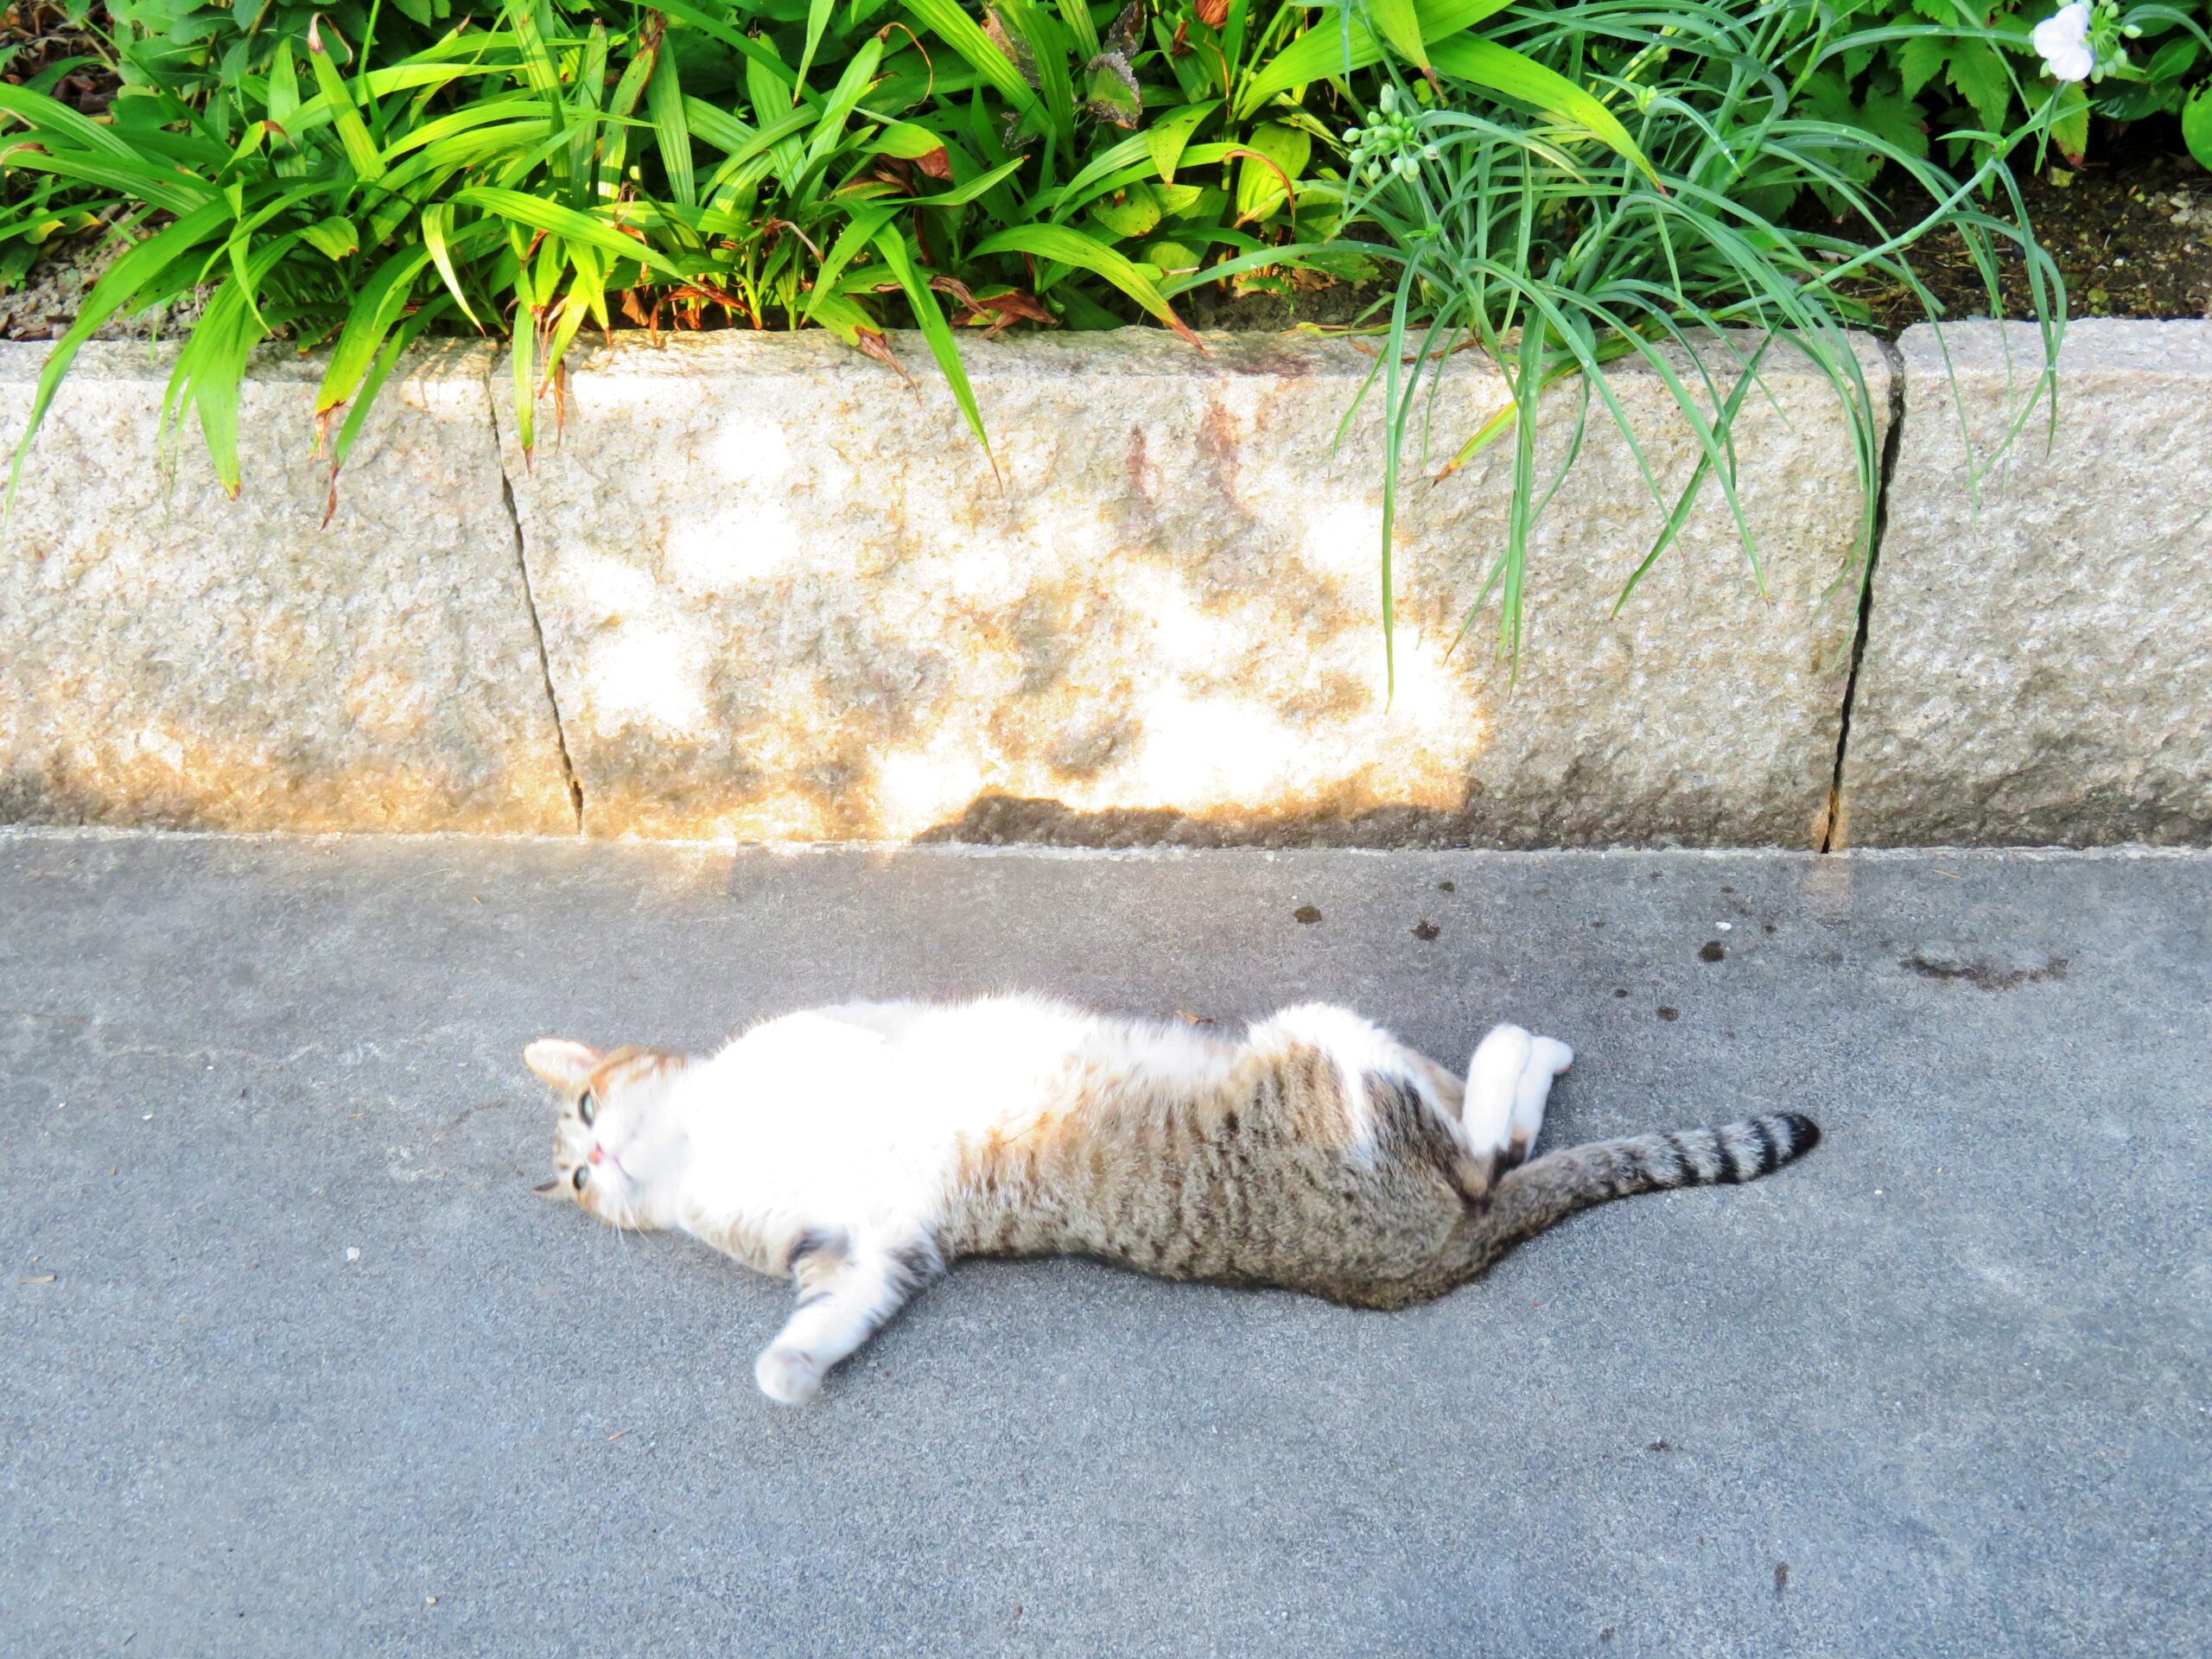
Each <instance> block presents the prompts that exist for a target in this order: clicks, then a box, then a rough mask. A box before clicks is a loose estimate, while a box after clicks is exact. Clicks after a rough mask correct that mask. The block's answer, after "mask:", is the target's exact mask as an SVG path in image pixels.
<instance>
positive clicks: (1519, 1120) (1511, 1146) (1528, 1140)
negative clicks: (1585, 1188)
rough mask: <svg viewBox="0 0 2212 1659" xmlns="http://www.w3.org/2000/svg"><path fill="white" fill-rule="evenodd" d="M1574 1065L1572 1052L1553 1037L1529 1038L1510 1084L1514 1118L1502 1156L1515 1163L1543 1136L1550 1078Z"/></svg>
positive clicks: (1550, 1087)
mask: <svg viewBox="0 0 2212 1659" xmlns="http://www.w3.org/2000/svg"><path fill="white" fill-rule="evenodd" d="M1573 1064H1574V1051H1573V1049H1571V1048H1569V1047H1568V1046H1567V1045H1566V1044H1565V1043H1562V1042H1561V1041H1560V1039H1558V1038H1556V1037H1532V1038H1530V1039H1529V1058H1528V1061H1527V1063H1526V1064H1525V1065H1523V1066H1522V1069H1521V1076H1520V1077H1519V1078H1518V1079H1517V1080H1516V1082H1515V1084H1514V1085H1513V1117H1512V1122H1511V1123H1510V1126H1509V1127H1508V1128H1507V1130H1506V1135H1505V1156H1506V1160H1507V1161H1508V1162H1509V1163H1512V1164H1518V1163H1521V1162H1522V1161H1523V1160H1526V1159H1527V1157H1528V1156H1529V1148H1530V1147H1533V1146H1535V1144H1536V1137H1537V1136H1538V1135H1541V1134H1542V1133H1543V1128H1544V1104H1545V1103H1546V1102H1547V1101H1548V1100H1549V1099H1550V1098H1551V1092H1552V1079H1553V1078H1554V1077H1558V1076H1559V1075H1560V1073H1561V1072H1563V1071H1566V1070H1567V1067H1569V1066H1570V1065H1573Z"/></svg>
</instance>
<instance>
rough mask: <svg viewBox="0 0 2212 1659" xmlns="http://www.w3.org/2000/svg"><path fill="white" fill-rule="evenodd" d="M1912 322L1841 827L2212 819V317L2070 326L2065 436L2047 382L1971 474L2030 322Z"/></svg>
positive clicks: (1992, 435) (1899, 829)
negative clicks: (2027, 413) (2031, 410)
mask: <svg viewBox="0 0 2212 1659" xmlns="http://www.w3.org/2000/svg"><path fill="white" fill-rule="evenodd" d="M1900 343H1901V346H1902V350H1903V353H1904V362H1905V384H1906V414H1905V417H1904V432H1903V435H1902V439H1901V442H1900V446H1899V454H1898V458H1897V467H1896V470H1895V473H1894V474H1893V476H1892V478H1891V483H1890V488H1889V492H1888V497H1887V518H1888V524H1887V529H1886V531H1885V535H1884V537H1883V541H1882V550H1881V557H1880V563H1879V564H1878V567H1877V569H1876V572H1875V578H1874V596H1873V604H1872V613H1871V626H1870V628H1869V631H1868V635H1867V642H1866V652H1865V655H1864V658H1863V659H1862V662H1861V665H1860V669H1859V679H1858V684H1857V689H1856V693H1855V696H1854V697H1853V709H1852V717H1851V734H1850V742H1849V745H1848V752H1847V756H1846V761H1845V768H1844V778H1843V785H1844V787H1843V790H1842V791H1841V801H1842V806H1843V813H1842V818H1841V823H1840V826H1839V827H1840V835H1839V837H1838V839H1839V841H1840V842H1848V843H1849V844H1851V845H1854V846H1867V847H1897V846H1929V845H1942V844H1967V845H1972V844H2010V845H2055V844H2071V845H2088V844H2095V843H2107V842H2153V843H2157V842H2166V843H2203V842H2208V841H2212V442H2208V441H2207V438H2206V433H2207V430H2208V429H2212V322H2120V321H2089V322H2077V323H2075V324H2073V325H2072V326H2070V327H2069V328H2068V329H2067V331H2066V338H2065V343H2064V347H2063V353H2062V356H2061V361H2060V372H2059V391H2058V424H2057V428H2056V433H2055V435H2054V434H2053V433H2052V432H2051V430H2050V426H2049V421H2048V416H2049V410H2050V405H2049V404H2043V405H2041V406H2040V407H2038V408H2037V410H2036V412H2035V415H2034V418H2033V419H2032V420H2031V423H2029V425H2028V426H2027V428H2026V429H2024V431H2022V433H2021V434H2020V436H2019V438H2018V441H2017V442H2016V444H2015V446H2014V448H2013V450H2012V454H2011V455H2010V456H2009V457H2008V458H2007V459H2005V461H2001V462H1999V465H1998V468H1997V470H1996V471H1995V472H1993V474H1991V475H1990V476H1989V477H1987V478H1986V479H1985V480H1982V482H1981V484H1980V488H1979V490H1978V491H1975V492H1970V491H1969V488H1968V485H1969V481H1970V480H1971V477H1972V469H1973V467H1974V465H1976V464H1980V465H1982V466H1985V467H1986V466H1987V465H1988V461H1987V458H1988V457H1989V456H1990V455H1991V454H1993V452H1994V451H1995V449H1996V448H1997V446H1998V444H1999V442H2000V441H2001V439H2002V436H2003V435H2004V432H2005V428H2006V424H2007V421H2008V416H2017V415H2018V412H2019V410H2020V409H2021V408H2022V406H2023V404H2024V402H2025V398H2026V393H2027V391H2028V389H2029V388H2030V387H2031V385H2032V383H2033V380H2034V378H2035V370H2036V366H2037V365H2039V364H2040V363H2041V361H2042V347H2041V344H2040V341H2039V340H2038V338H2037V334H2036V331H2035V329H2034V328H2033V327H2031V326H2029V325H2026V324H2012V325H1998V324H1991V323H1978V324H1964V325H1952V326H1949V327H1945V328H1944V329H1943V331H1942V339H1941V343H1940V344H1939V341H1938V338H1937V334H1936V330H1935V329H1933V328H1929V327H1918V328H1912V329H1909V330H1907V331H1906V333H1905V334H1904V338H1903V340H1902V341H1901V342H1900ZM1946 346H1948V352H1949V365H1948V372H1947V368H1946V364H1945V358H1944V347H1946ZM1954 377H1955V383H1956V384H1955V389H1954ZM1962 414H1963V421H1962V419H1961V416H1962ZM1962 428H1963V429H1962ZM1970 446H1971V448H1970Z"/></svg>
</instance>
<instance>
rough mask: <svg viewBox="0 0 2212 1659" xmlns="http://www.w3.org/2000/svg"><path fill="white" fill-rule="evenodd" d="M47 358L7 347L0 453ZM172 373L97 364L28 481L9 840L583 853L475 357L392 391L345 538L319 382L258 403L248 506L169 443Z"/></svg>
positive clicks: (251, 421)
mask: <svg viewBox="0 0 2212 1659" xmlns="http://www.w3.org/2000/svg"><path fill="white" fill-rule="evenodd" d="M47 349H48V348H47V347H45V346H37V345H21V344H5V345H0V452H3V453H6V454H12V453H13V451H14V448H15V445H16V439H17V437H18V435H20V434H21V433H22V429H23V424H24V422H25V421H26V420H27V419H28V418H29V410H30V405H31V400H32V395H33V391H34V389H35V385H36V382H37V378H38V372H39V368H40V366H41V364H42V363H43V361H44V360H45V358H46V354H47ZM170 360H171V359H170V358H169V357H168V355H167V354H166V353H154V352H150V351H149V349H148V348H147V347H145V346H139V345H133V344H128V343H118V344H95V345H90V346H86V347H85V349H84V351H83V352H82V353H81V354H80V355H79V359H78V362H77V365H76V367H75V369H74V371H73V373H72V374H71V375H70V377H69V378H68V379H67V380H66V381H65V382H64V383H63V385H62V387H61V391H60V394H59V396H58V397H56V398H55V400H54V405H53V408H52V409H51V410H50V411H49V413H48V418H47V421H46V423H45V425H44V427H43V428H42V429H41V431H40V434H39V437H38V441H37V442H36V444H35V447H34V448H33V449H32V451H31V454H30V457H29V461H27V463H26V465H25V467H24V472H23V477H22V486H21V489H20V491H19V493H18V495H17V498H16V506H15V512H14V517H13V522H12V524H11V525H10V529H9V533H8V537H7V540H6V543H5V544H4V548H0V658H4V660H5V661H6V663H7V664H8V673H7V676H6V678H5V681H4V683H0V819H12V820H16V821H29V822H34V823H108V824H140V825H152V826H160V827H170V828H199V829H292V830H334V829H360V830H369V829H409V830H413V829H461V830H481V831H511V832H512V831H528V832H539V833H562V832H567V833H573V832H574V831H575V809H574V807H573V804H572V803H571V801H570V798H569V783H568V779H567V777H566V774H565V772H564V769H563V760H562V755H561V746H560V734H559V730H558V728H557V727H556V724H555V721H554V717H553V712H552V709H551V706H550V702H549V700H548V698H547V696H546V690H545V683H544V677H543V667H542V664H541V662H540V658H539V655H538V646H537V635H536V632H535V629H534V627H533V625H532V623H531V615H530V607H529V601H528V597H527V595H526V593H525V591H524V577H523V571H522V566H521V563H520V561H519V558H518V548H517V544H516V540H515V528H514V523H513V519H512V515H511V513H510V512H509V511H508V508H507V505H506V501H505V487H504V481H503V480H502V478H501V475H500V470H499V452H498V449H497V447H496V445H495V443H494V441H493V426H492V417H491V409H490V402H491V397H490V393H489V391H488V390H487V387H486V374H485V365H484V358H483V355H482V354H481V353H477V352H469V351H454V350H448V351H445V352H442V353H430V354H427V355H425V356H423V357H421V358H418V359H416V360H415V361H414V362H413V363H412V364H411V365H410V367H409V370H408V372H407V373H406V374H405V376H404V378H397V379H395V380H394V381H393V382H392V383H391V385H388V386H387V387H386V389H385V394H384V396H383V397H382V398H381V399H379V401H378V404H377V406H376V408H375V410H373V411H372V414H371V416H370V418H369V419H368V421H367V422H366V423H365V427H364V429H363V431H362V434H361V436H360V439H359V442H358V443H357V444H356V445H355V446H354V448H353V454H352V456H351V457H350V459H349V461H348V463H347V465H346V472H345V474H344V476H343V477H342V478H340V480H339V481H338V493H337V505H336V508H335V511H334V512H333V513H332V515H331V518H330V521H329V524H328V526H327V528H321V522H322V518H323V514H324V511H325V508H326V505H327V501H328V495H329V480H328V467H327V464H326V463H325V462H323V461H317V460H315V459H314V458H312V457H311V456H310V455H309V454H308V438H309V436H310V435H311V427H310V424H309V420H308V417H309V416H310V414H311V412H312V410H313V408H314V392H315V382H316V380H317V379H318V378H319V376H320V367H319V365H315V364H312V363H303V362H301V361H299V360H297V359H282V358H272V359H270V360H269V361H267V362H266V363H265V364H264V365H257V367H256V368H255V370H254V371H253V372H252V374H251V376H250V378H249V379H248V381H247V383H246V385H245V394H244V404H243V408H242V410H241V411H240V416H239V426H240V433H241V450H242V460H243V464H244V487H243V489H242V490H241V492H240V493H239V496H238V499H237V500H235V501H232V500H230V499H226V497H225V495H224V493H223V492H222V490H221V489H220V487H219V486H218V485H217V484H216V482H215V480H214V477H213V470H212V468H211V467H209V465H208V461H207V454H206V452H205V450H204V448H203V447H202V445H201V442H200V433H199V430H198V429H197V426H196V424H190V423H188V425H187V426H186V427H185V428H184V429H183V430H181V432H179V433H176V434H175V435H173V436H172V438H171V440H170V442H168V444H167V445H166V446H164V445H163V444H162V442H161V441H160V432H159V426H160V412H161V404H162V389H163V387H164V385H165V384H166V382H167V380H168V368H169V363H170Z"/></svg>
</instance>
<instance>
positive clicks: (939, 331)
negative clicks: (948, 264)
mask: <svg viewBox="0 0 2212 1659" xmlns="http://www.w3.org/2000/svg"><path fill="white" fill-rule="evenodd" d="M875 245H876V248H877V250H878V251H880V253H881V254H882V255H883V263H884V264H887V265H888V266H890V267H891V270H892V274H893V276H895V277H898V279H899V287H900V288H901V289H904V290H905V291H906V303H907V304H908V305H909V306H911V307H912V308H913V313H914V321H915V323H916V325H917V326H918V327H920V329H921V331H922V337H923V338H924V339H925V340H928V341H929V346H930V355H931V356H932V357H934V358H936V359H937V365H938V368H939V369H941V370H943V371H944V378H945V380H946V383H947V384H948V385H950V386H951V388H952V395H953V397H954V398H955V399H956V400H957V402H958V403H959V404H960V412H961V414H963V416H966V417H967V420H968V429H969V431H970V432H973V433H974V434H975V435H976V442H977V443H980V444H982V446H983V456H984V459H985V460H987V461H989V462H990V463H991V471H992V473H993V474H996V473H997V472H998V467H999V463H998V459H997V457H996V456H995V455H993V454H991V441H990V439H989V438H988V436H986V435H984V432H983V415H982V410H979V409H977V408H976V393H975V390H974V388H973V387H971V386H970V385H969V384H968V371H967V370H966V369H965V368H964V367H963V366H962V365H961V361H960V352H959V348H958V346H957V345H956V343H955V342H954V340H953V338H952V328H951V325H950V324H949V323H947V322H946V321H945V320H944V310H943V309H942V308H940V307H939V306H938V302H937V296H936V295H934V294H932V293H931V292H930V286H929V284H928V283H926V282H925V281H924V280H923V279H922V276H921V273H920V272H919V271H918V270H915V269H914V262H913V260H912V258H911V257H909V256H908V255H907V252H906V238H905V237H903V236H901V235H900V234H899V230H898V227H897V226H891V225H887V226H884V227H883V228H882V229H881V230H880V231H878V232H876V235H875Z"/></svg>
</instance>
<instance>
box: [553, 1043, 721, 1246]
mask: <svg viewBox="0 0 2212 1659" xmlns="http://www.w3.org/2000/svg"><path fill="white" fill-rule="evenodd" d="M522 1058H523V1064H524V1065H527V1066H528V1067H529V1068H530V1069H531V1071H535V1072H536V1073H537V1075H538V1076H539V1077H543V1078H544V1079H545V1081H546V1082H548V1083H550V1084H552V1085H553V1088H554V1090H555V1092H556V1093H557V1094H558V1095H559V1096H561V1116H560V1119H559V1121H558V1122H557V1124H556V1128H555V1131H554V1151H553V1157H554V1162H555V1164H556V1166H558V1168H559V1170H560V1173H559V1174H557V1175H556V1176H555V1177H554V1178H553V1179H551V1180H550V1181H547V1182H545V1183H544V1184H543V1185H541V1186H539V1187H538V1189H537V1191H538V1192H540V1193H542V1194H543V1195H544V1196H545V1197H547V1198H566V1199H569V1200H570V1201H572V1202H574V1203H575V1204H576V1205H579V1206H580V1207H581V1208H582V1210H583V1211H585V1213H587V1214H588V1215H592V1216H596V1217H598V1218H599V1219H600V1220H601V1221H603V1222H606V1223H607V1224H609V1225H611V1226H615V1227H665V1226H668V1225H669V1224H671V1221H672V1220H673V1218H674V1206H675V1203H676V1199H677V1192H678V1189H679V1187H680V1186H681V1185H682V1181H683V1163H684V1154H685V1149H686V1147H685V1143H686V1141H687V1139H688V1136H687V1135H686V1131H685V1128H684V1123H683V1113H682V1111H681V1110H680V1109H679V1108H678V1106H677V1103H676V1102H675V1100H674V1099H673V1095H674V1092H675V1091H674V1088H673V1085H674V1084H675V1082H676V1079H677V1077H678V1075H679V1074H681V1072H682V1071H683V1068H684V1067H685V1066H687V1065H690V1063H691V1062H690V1057H689V1056H688V1055H683V1054H671V1053H667V1052H664V1051H662V1050H659V1049H652V1048H617V1049H611V1050H609V1051H608V1052H606V1053H604V1054H602V1053H601V1052H599V1051H598V1050H597V1049H595V1048H588V1047H586V1046H584V1045H583V1044H582V1043H572V1042H569V1041H567V1040H566V1039H562V1038H558V1037H546V1038H541V1039H539V1040H538V1041H537V1042H534V1043H532V1044H531V1046H529V1047H528V1048H525V1049H524V1050H523V1052H522Z"/></svg>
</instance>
